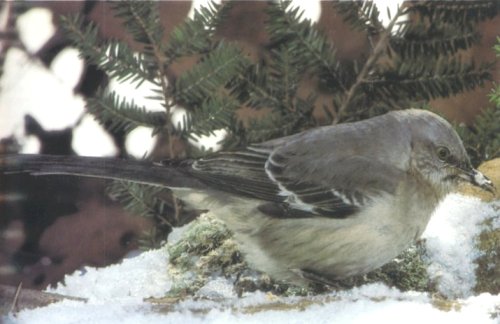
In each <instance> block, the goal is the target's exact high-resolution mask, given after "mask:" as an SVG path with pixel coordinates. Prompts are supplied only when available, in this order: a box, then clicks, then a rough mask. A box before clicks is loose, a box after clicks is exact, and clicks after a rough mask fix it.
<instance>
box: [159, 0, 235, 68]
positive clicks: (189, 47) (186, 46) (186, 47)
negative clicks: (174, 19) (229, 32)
mask: <svg viewBox="0 0 500 324" xmlns="http://www.w3.org/2000/svg"><path fill="white" fill-rule="evenodd" d="M229 8H230V3H224V4H217V3H215V2H213V1H211V2H210V3H209V4H208V5H207V6H206V7H201V8H200V9H199V10H195V12H194V16H193V18H190V19H187V20H186V21H185V22H184V23H182V24H181V25H179V26H177V27H176V28H175V29H174V30H173V31H172V33H171V34H170V38H169V43H168V45H167V47H166V49H165V53H166V56H167V57H168V62H167V65H168V64H170V63H171V62H172V61H174V60H176V59H177V58H179V57H181V56H191V55H195V54H202V53H208V52H210V51H211V50H212V49H213V48H214V46H216V44H217V42H216V41H215V40H214V36H215V32H216V28H217V27H218V26H219V25H220V24H221V22H222V19H223V18H224V16H225V14H226V13H227V11H228V10H229Z"/></svg>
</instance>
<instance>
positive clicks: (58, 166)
mask: <svg viewBox="0 0 500 324" xmlns="http://www.w3.org/2000/svg"><path fill="white" fill-rule="evenodd" d="M0 171H3V172H29V173H32V174H34V175H45V174H69V175H79V176H91V177H99V178H111V179H125V180H131V181H136V182H141V183H147V184H154V185H160V186H165V187H168V188H170V189H172V191H173V193H174V194H175V195H176V196H177V197H178V198H180V199H182V200H184V202H185V203H186V204H187V206H189V207H192V208H196V209H204V210H209V211H210V212H211V213H213V214H214V215H215V216H216V217H218V218H220V219H222V220H223V221H224V222H225V223H226V224H227V226H228V227H229V228H230V229H231V230H232V231H233V232H234V234H235V238H236V239H237V241H238V242H239V243H240V246H241V249H242V251H243V252H244V254H245V256H246V259H247V261H248V262H249V263H250V265H252V266H253V267H254V268H256V269H258V270H261V271H264V272H266V273H268V274H269V275H270V276H271V277H273V278H275V279H280V280H286V281H291V282H295V283H299V284H301V283H302V284H303V283H305V282H308V281H310V280H312V281H320V282H331V281H333V280H337V279H342V278H346V277H349V276H353V275H358V274H364V273H367V272H369V271H371V270H374V269H376V268H378V267H380V266H382V265H384V264H385V263H387V262H389V261H391V260H392V259H393V258H395V257H396V256H397V255H398V254H400V253H401V252H402V251H404V250H405V249H406V248H408V247H409V246H410V245H411V244H412V243H413V242H414V241H415V240H417V239H418V238H419V237H420V235H421V234H422V232H423V231H424V229H425V227H426V226H427V223H428V221H429V218H430V216H431V214H432V213H433V211H434V209H435V208H436V206H437V205H438V203H439V202H440V201H441V200H442V198H443V197H444V196H445V195H446V194H448V193H449V192H450V191H452V190H453V189H454V188H455V187H456V186H457V184H458V183H460V182H469V183H471V184H473V185H476V186H479V187H481V188H483V189H485V190H488V191H491V192H493V191H494V187H493V185H492V183H491V181H489V180H488V179H487V178H486V177H485V176H483V175H482V174H481V173H480V172H479V171H477V170H475V169H473V168H472V166H471V164H470V161H469V158H468V156H467V153H466V151H465V149H464V146H463V144H462V141H461V140H460V138H459V137H458V135H457V133H456V132H455V131H454V130H453V128H452V127H451V125H450V124H449V123H448V122H446V121H445V120H444V119H443V118H441V117H439V116H437V115H435V114H433V113H431V112H428V111H423V110H415V109H409V110H404V111H395V112H390V113H387V114H385V115H382V116H378V117H375V118H371V119H367V120H364V121H360V122H355V123H346V124H341V125H335V126H325V127H319V128H316V129H311V130H308V131H305V132H302V133H299V134H296V135H292V136H287V137H283V138H278V139H274V140H271V141H268V142H264V143H260V144H255V145H251V146H249V147H247V148H246V149H244V150H241V151H235V152H219V153H216V154H213V155H212V156H209V157H205V158H201V159H198V160H189V161H183V162H181V163H176V162H166V163H165V162H164V163H148V162H144V161H126V160H118V159H104V158H90V157H66V156H43V155H5V156H2V157H0Z"/></svg>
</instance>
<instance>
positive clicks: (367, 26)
mask: <svg viewBox="0 0 500 324" xmlns="http://www.w3.org/2000/svg"><path fill="white" fill-rule="evenodd" d="M332 5H333V7H334V8H335V9H336V10H337V11H338V12H339V13H340V14H341V15H342V16H343V17H344V21H345V22H347V23H349V24H350V25H351V26H352V27H353V28H354V29H355V30H360V31H366V32H367V33H368V35H374V34H379V33H381V32H383V31H384V26H383V25H382V24H381V23H380V20H379V11H378V8H377V6H376V5H375V3H373V2H372V1H334V2H332Z"/></svg>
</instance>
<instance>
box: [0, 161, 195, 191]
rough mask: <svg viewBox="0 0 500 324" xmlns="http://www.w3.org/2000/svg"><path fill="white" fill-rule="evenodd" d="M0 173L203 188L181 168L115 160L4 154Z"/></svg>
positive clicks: (0, 164) (145, 162) (0, 163)
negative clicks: (64, 176) (89, 178)
mask: <svg viewBox="0 0 500 324" xmlns="http://www.w3.org/2000/svg"><path fill="white" fill-rule="evenodd" d="M0 173H30V174H32V175H56V174H59V175H72V176H82V177H92V178H102V179H115V180H128V181H133V182H138V183H145V184H151V185H158V186H163V187H169V188H199V189H202V188H205V185H204V184H203V183H202V182H200V181H199V180H198V179H195V178H193V177H192V176H190V175H189V174H188V173H187V172H185V171H183V168H182V167H177V166H175V165H160V164H154V163H151V162H147V161H136V160H123V159H114V158H100V157H84V156H63V155H34V154H7V155H0Z"/></svg>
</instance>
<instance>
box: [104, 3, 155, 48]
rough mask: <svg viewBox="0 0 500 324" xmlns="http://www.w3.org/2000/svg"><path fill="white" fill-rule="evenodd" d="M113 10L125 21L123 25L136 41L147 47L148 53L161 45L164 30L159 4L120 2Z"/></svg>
mask: <svg viewBox="0 0 500 324" xmlns="http://www.w3.org/2000/svg"><path fill="white" fill-rule="evenodd" d="M113 10H114V11H115V13H116V16H117V17H120V18H122V19H123V20H124V24H123V25H124V26H125V28H126V29H127V30H128V31H129V32H130V34H131V35H132V36H133V37H134V40H136V41H137V42H139V43H142V44H145V45H146V46H145V48H144V50H145V51H146V52H149V50H150V49H151V47H153V49H154V47H157V46H159V45H160V44H161V42H162V38H163V28H162V25H161V22H160V15H159V10H158V3H157V2H153V1H120V2H117V3H115V4H114V6H113Z"/></svg>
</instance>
